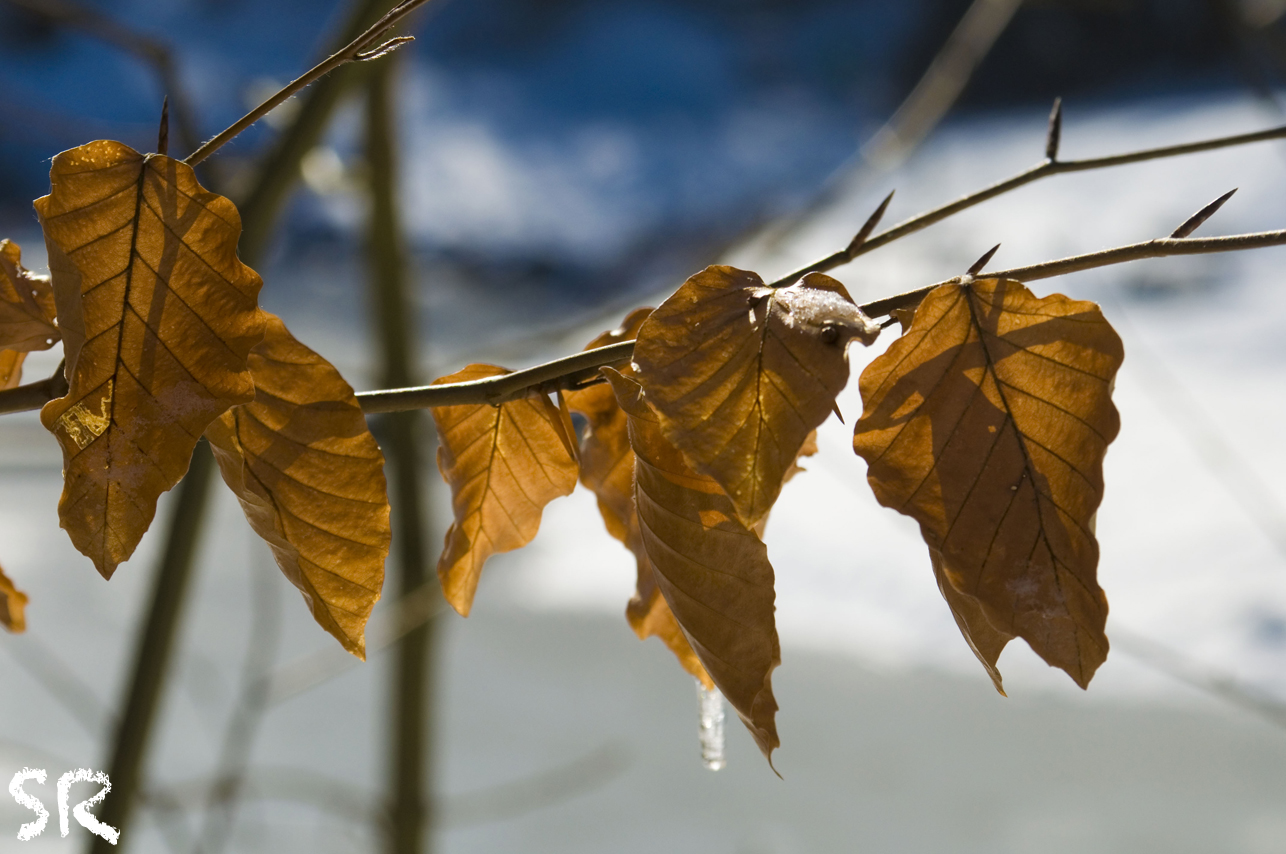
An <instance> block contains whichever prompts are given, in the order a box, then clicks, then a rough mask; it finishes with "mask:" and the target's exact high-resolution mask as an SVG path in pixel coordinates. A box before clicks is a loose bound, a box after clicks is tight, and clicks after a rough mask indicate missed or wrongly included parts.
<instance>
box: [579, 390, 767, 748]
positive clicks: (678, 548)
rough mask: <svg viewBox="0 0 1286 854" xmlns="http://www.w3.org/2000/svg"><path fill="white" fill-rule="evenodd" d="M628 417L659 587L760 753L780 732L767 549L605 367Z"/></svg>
mask: <svg viewBox="0 0 1286 854" xmlns="http://www.w3.org/2000/svg"><path fill="white" fill-rule="evenodd" d="M603 374H604V375H605V376H607V378H608V380H609V381H610V382H611V383H612V387H613V388H614V389H615V391H616V396H617V400H618V402H619V403H620V406H621V408H622V409H623V410H624V411H625V413H626V415H627V416H629V431H630V444H631V445H632V446H633V448H634V453H635V462H634V482H635V500H636V501H637V503H638V516H639V525H640V530H641V532H642V537H643V546H644V548H645V549H646V550H647V556H648V558H649V559H650V560H651V562H652V568H653V573H654V576H655V578H656V583H657V585H658V586H659V587H660V588H661V592H662V594H663V595H664V596H665V599H666V601H667V602H669V604H670V608H671V610H672V611H673V612H674V616H675V618H676V619H677V620H678V623H679V626H680V628H682V630H683V633H684V634H685V635H686V636H687V638H688V642H689V643H690V644H691V645H692V649H693V650H694V651H695V652H696V654H697V657H698V658H700V659H701V663H702V664H703V665H705V669H706V671H707V672H708V673H709V674H710V677H711V679H713V680H714V684H715V685H716V686H718V688H719V690H720V691H722V692H723V695H724V696H725V697H726V698H727V699H728V702H729V703H731V704H732V707H733V708H734V709H736V711H737V714H738V715H739V716H740V717H741V721H742V723H744V724H745V725H746V728H747V729H748V730H750V734H751V735H752V736H753V737H754V739H755V742H756V743H757V744H758V745H759V749H760V750H762V751H763V753H764V755H765V756H766V757H768V759H769V761H770V762H771V760H772V752H773V750H774V749H776V748H777V747H778V745H780V744H781V742H780V740H779V739H778V738H777V724H776V721H775V717H776V713H777V701H776V699H774V697H773V693H772V672H773V670H774V668H776V667H777V665H779V664H781V646H780V645H779V643H778V641H777V627H776V621H775V618H774V614H773V612H774V607H775V606H774V600H775V598H776V594H775V592H774V590H773V569H772V564H770V563H769V562H768V550H767V549H765V548H764V544H763V542H762V541H761V540H760V539H759V537H757V536H756V535H755V534H754V532H753V531H751V530H749V529H748V528H746V527H745V526H744V525H742V524H741V521H740V520H739V519H738V518H737V514H736V511H735V510H734V509H733V506H732V501H731V500H730V499H729V498H728V496H727V495H725V494H724V492H723V490H722V489H721V488H720V487H719V484H717V483H715V481H714V479H713V478H710V477H706V476H704V475H700V474H697V473H696V472H695V471H693V470H692V469H691V468H690V467H689V466H688V464H687V463H686V461H685V460H684V459H683V454H681V453H680V452H679V450H678V449H677V448H675V447H674V446H673V445H671V444H670V443H669V442H668V441H666V439H665V436H664V435H663V434H662V432H661V425H660V420H659V418H658V416H657V414H656V413H655V412H654V411H653V410H652V409H651V407H650V406H648V403H647V401H646V400H645V398H644V393H643V389H642V387H641V386H640V385H639V384H638V383H637V382H636V381H634V380H633V379H631V378H630V377H626V376H623V375H622V374H620V373H618V372H616V371H614V370H612V369H611V368H604V369H603Z"/></svg>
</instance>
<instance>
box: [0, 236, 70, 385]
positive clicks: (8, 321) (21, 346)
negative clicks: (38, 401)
mask: <svg viewBox="0 0 1286 854" xmlns="http://www.w3.org/2000/svg"><path fill="white" fill-rule="evenodd" d="M54 314H55V310H54V291H53V287H52V286H51V285H50V284H49V279H47V278H46V277H44V276H37V275H34V274H33V273H31V272H30V271H29V270H27V269H26V268H25V267H23V266H22V250H21V249H20V248H19V247H18V244H16V243H14V242H13V241H11V240H0V389H7V388H16V387H17V386H18V385H19V384H21V383H22V363H23V361H24V360H26V358H27V353H29V352H31V351H32V350H47V349H49V348H50V347H52V346H53V345H54V344H55V343H56V342H57V341H58V340H59V339H60V338H61V337H62V333H61V332H59V331H58V326H57V324H56V323H55V322H54Z"/></svg>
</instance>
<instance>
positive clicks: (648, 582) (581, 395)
mask: <svg viewBox="0 0 1286 854" xmlns="http://www.w3.org/2000/svg"><path fill="white" fill-rule="evenodd" d="M651 313H652V309H650V308H640V309H636V310H635V311H632V312H630V314H629V316H628V317H626V318H625V322H624V323H622V324H621V326H620V328H619V329H613V330H611V331H609V332H604V333H603V334H602V335H600V336H598V337H597V338H595V339H594V340H593V341H591V342H590V343H589V346H587V347H586V348H585V349H586V350H593V349H594V348H596V347H606V346H607V345H609V344H615V343H617V342H618V341H628V340H630V339H631V338H633V337H635V336H636V335H637V334H638V329H639V326H641V325H642V323H643V321H644V320H645V319H646V318H647V316H648V315H649V314H651ZM563 399H564V400H565V401H567V408H568V409H570V410H571V411H572V412H578V413H580V414H581V415H583V416H584V417H585V420H586V423H587V426H586V428H585V438H584V440H583V441H582V443H581V450H580V480H581V483H583V484H585V486H586V487H587V488H588V489H589V490H591V491H592V492H593V493H594V495H595V496H597V497H598V511H599V513H601V514H602V516H603V524H604V525H606V526H607V532H608V533H609V534H611V535H612V536H613V537H615V538H616V539H618V540H620V541H621V542H622V543H624V544H625V547H626V548H627V549H629V550H630V551H631V552H632V553H633V554H634V560H635V564H636V566H637V581H636V583H635V588H634V596H633V597H632V598H631V599H630V601H629V604H628V605H626V608H625V618H626V619H627V620H628V621H629V623H630V627H631V628H632V629H634V631H635V633H636V634H637V635H638V636H639V639H640V640H646V639H647V638H650V637H654V636H655V637H659V638H660V639H661V640H662V642H664V643H665V645H666V646H667V647H669V648H670V651H671V652H673V653H674V655H675V657H677V658H678V659H679V663H680V664H681V665H683V668H684V669H685V670H687V671H688V672H689V673H691V674H692V675H693V676H695V677H696V678H697V679H700V680H701V683H702V684H703V685H705V686H706V687H707V688H713V687H714V682H712V681H711V680H710V675H709V674H708V673H706V671H705V668H704V667H702V666H701V661H700V659H698V658H697V655H696V653H695V652H693V651H692V647H691V645H689V644H688V639H687V638H686V637H684V635H683V632H682V631H681V630H680V629H679V624H678V623H677V622H676V621H675V619H674V614H673V613H672V612H671V611H670V606H669V604H667V603H666V601H665V597H664V596H662V595H661V591H660V590H659V589H658V588H657V586H656V579H655V578H654V577H653V574H652V564H651V562H650V561H649V560H648V559H647V552H646V551H645V550H644V549H643V538H642V534H641V533H640V531H639V518H638V512H637V511H636V510H635V508H634V450H633V449H632V448H631V447H630V437H629V430H628V423H627V419H626V417H625V413H624V412H623V411H622V410H621V407H620V406H619V405H618V404H617V402H616V394H615V393H614V392H613V391H612V387H611V386H610V385H608V384H606V383H598V384H597V385H591V386H587V387H585V388H582V389H577V390H574V391H567V392H563Z"/></svg>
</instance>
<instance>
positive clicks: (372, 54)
mask: <svg viewBox="0 0 1286 854" xmlns="http://www.w3.org/2000/svg"><path fill="white" fill-rule="evenodd" d="M413 41H415V36H397V37H396V38H391V39H389V40H388V41H386V42H384V44H382V45H380V46H379V47H377V48H372V49H371V50H366V51H362V52H361V53H359V54H357V55H356V56H354V57H353V59H354V60H355V61H356V62H367V61H369V60H372V59H379V58H380V57H382V56H388V55H389V54H390V53H392V52H393V51H395V50H397V49H398V48H399V47H401V46H402V45H404V44H410V43H411V42H413Z"/></svg>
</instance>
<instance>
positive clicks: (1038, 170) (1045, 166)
mask: <svg viewBox="0 0 1286 854" xmlns="http://www.w3.org/2000/svg"><path fill="white" fill-rule="evenodd" d="M1061 132H1062V110H1061V107H1060V105H1056V106H1055V109H1054V112H1053V114H1052V115H1051V117H1050V132H1049V136H1048V137H1047V139H1046V143H1045V152H1046V155H1049V154H1051V153H1052V154H1054V155H1055V157H1048V156H1047V157H1046V159H1045V160H1043V161H1041V162H1040V163H1038V164H1036V165H1035V166H1033V167H1031V168H1030V169H1027V170H1025V171H1023V172H1019V173H1018V174H1017V175H1014V176H1013V177H1010V178H1006V179H1005V180H1003V181H1001V182H999V183H997V184H992V185H991V186H990V187H986V188H984V189H982V190H978V191H976V192H973V193H970V194H969V195H967V196H962V197H960V198H959V199H956V200H955V201H954V202H951V203H949V204H945V205H943V206H941V207H938V208H934V209H933V210H930V211H925V212H924V213H922V214H918V215H916V216H913V217H911V218H910V219H908V220H904V221H902V222H900V223H898V224H897V225H895V226H892V227H891V228H887V229H885V230H884V231H881V232H880V233H879V234H876V235H874V236H873V237H870V238H868V239H866V240H864V241H863V242H862V243H861V244H860V245H858V246H856V247H846V248H844V249H841V250H840V251H839V252H835V253H833V254H831V255H827V256H826V257H825V258H822V259H820V260H818V261H814V262H813V263H812V264H809V265H808V266H806V267H801V268H800V269H798V270H796V271H795V272H793V273H790V274H788V275H786V276H783V277H781V278H780V279H778V280H777V281H775V282H773V283H772V284H773V287H781V286H783V285H789V284H790V283H792V282H797V281H799V279H800V277H802V276H805V275H807V274H808V273H824V272H826V271H827V270H834V269H835V268H836V267H841V266H843V265H845V264H847V263H849V262H850V261H853V260H854V259H856V258H858V257H859V256H861V255H865V254H866V253H867V252H874V251H875V250H876V249H879V248H880V247H881V246H887V245H888V244H890V243H892V242H893V241H895V240H900V239H901V238H903V237H907V236H908V235H911V234H914V233H915V232H917V231H920V230H922V229H925V228H928V227H929V226H931V225H934V224H935V223H939V222H942V220H944V219H947V218H948V217H951V216H955V215H956V214H958V213H960V212H961V211H965V210H968V209H969V208H971V207H974V206H975V205H980V204H982V203H983V202H986V201H990V200H991V199H994V198H996V197H997V196H1002V195H1004V194H1005V193H1008V192H1011V191H1013V190H1017V189H1018V188H1019V187H1025V186H1026V185H1028V184H1031V183H1033V182H1035V181H1039V180H1040V179H1042V178H1048V177H1050V176H1051V175H1065V174H1067V173H1070V172H1088V171H1090V170H1092V169H1106V168H1108V167H1111V166H1126V165H1129V164H1131V163H1144V162H1146V161H1148V160H1161V159H1164V158H1167V157H1179V156H1181V155H1184V154H1198V153H1200V152H1203V151H1216V150H1218V149H1220V148H1232V147H1234V146H1238V145H1249V144H1251V143H1255V142H1267V141H1269V140H1274V139H1286V125H1282V126H1281V127H1276V128H1270V129H1269V130H1262V131H1256V132H1254V133H1242V134H1236V135H1234V136H1221V137H1216V138H1215V139H1207V140H1203V141H1201V142H1190V143H1185V144H1183V145H1167V146H1164V147H1162V148H1149V149H1144V150H1143V151H1134V152H1129V153H1126V154H1114V155H1111V156H1108V157H1094V158H1090V159H1088V160H1058V159H1056V156H1057V154H1058V141H1059V138H1060V136H1061ZM1215 251H1219V250H1215Z"/></svg>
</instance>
